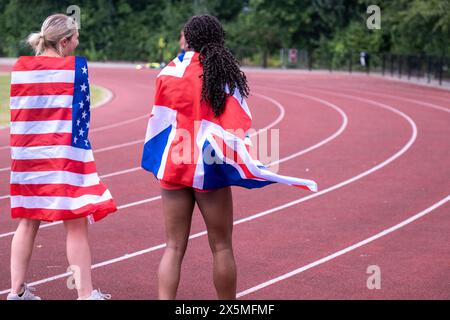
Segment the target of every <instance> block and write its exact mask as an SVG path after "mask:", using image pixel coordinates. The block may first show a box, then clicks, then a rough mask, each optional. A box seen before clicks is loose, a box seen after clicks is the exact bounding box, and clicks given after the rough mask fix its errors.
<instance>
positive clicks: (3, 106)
mask: <svg viewBox="0 0 450 320" xmlns="http://www.w3.org/2000/svg"><path fill="white" fill-rule="evenodd" d="M10 79H11V76H10V74H0V126H5V125H8V124H9V120H10V117H9V90H10V84H9V81H10ZM90 91H91V106H93V107H94V108H95V105H96V104H97V103H98V102H100V101H102V100H103V99H104V98H105V97H106V96H107V91H106V89H104V88H102V87H99V86H95V85H91V86H90Z"/></svg>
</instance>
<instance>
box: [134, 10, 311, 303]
mask: <svg viewBox="0 0 450 320" xmlns="http://www.w3.org/2000/svg"><path fill="white" fill-rule="evenodd" d="M183 33H184V38H185V41H186V44H185V46H186V53H185V54H184V56H183V57H182V59H181V58H180V57H177V58H175V59H174V60H173V61H172V62H171V63H169V64H168V65H167V67H165V68H164V69H163V70H162V71H161V72H160V74H159V75H158V77H157V80H156V93H155V102H154V106H153V110H152V115H151V117H150V120H149V125H148V129H147V135H146V139H145V145H144V152H143V158H142V167H143V168H144V169H146V170H148V171H150V172H152V173H153V174H154V175H155V177H156V178H157V179H158V180H159V183H160V186H161V189H162V190H161V192H162V205H163V212H164V217H165V224H166V237H167V246H166V249H165V252H164V255H163V258H162V260H161V263H160V266H159V272H158V279H159V280H158V281H159V298H160V299H174V298H175V297H176V292H177V288H178V284H179V280H180V270H181V263H182V260H183V256H184V253H185V250H186V247H187V243H188V239H189V233H190V226H191V220H192V213H193V209H194V206H195V204H196V203H197V205H198V207H199V208H200V211H201V213H202V215H203V218H204V220H205V223H206V227H207V231H208V240H209V244H210V247H211V251H212V254H213V259H214V263H213V278H214V285H215V288H216V292H217V296H218V298H219V299H235V298H236V264H235V260H234V254H233V246H232V231H233V203H232V194H231V188H230V186H241V187H245V188H260V187H264V186H266V185H268V184H271V183H275V182H278V183H285V184H288V185H292V186H296V187H299V188H303V189H306V190H310V191H316V190H317V186H316V183H315V182H314V181H312V180H306V179H299V178H293V177H287V176H282V175H278V174H276V173H273V172H271V171H269V170H268V169H267V168H266V167H264V166H263V165H262V164H261V163H260V162H258V161H256V160H253V159H252V158H251V156H250V153H249V145H248V137H247V132H248V130H249V129H250V126H251V114H250V110H249V108H248V106H247V104H246V102H245V98H246V97H247V96H248V94H249V87H248V85H247V79H246V77H245V74H244V73H243V72H242V71H241V70H240V68H239V64H238V62H237V60H236V59H235V57H234V56H233V55H232V54H231V52H230V51H229V50H228V49H227V48H226V47H225V39H224V36H225V33H224V30H223V28H222V25H221V24H220V22H219V21H218V20H217V19H216V18H215V17H213V16H210V15H201V16H194V17H192V18H191V19H190V20H189V21H188V22H187V23H186V25H185V26H184V29H183Z"/></svg>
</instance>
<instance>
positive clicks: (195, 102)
mask: <svg viewBox="0 0 450 320" xmlns="http://www.w3.org/2000/svg"><path fill="white" fill-rule="evenodd" d="M202 73H203V69H202V65H201V64H200V61H199V54H198V53H194V52H192V51H191V52H186V53H185V55H184V57H183V59H182V60H181V59H179V58H178V57H177V58H175V59H174V60H173V61H172V62H171V63H170V64H169V65H168V66H167V67H165V68H164V69H163V70H162V71H161V72H160V74H159V75H158V77H157V80H156V94H155V103H154V106H153V110H152V114H151V116H150V120H149V123H148V128H147V134H146V138H145V144H144V150H143V157H142V167H143V168H144V169H146V170H148V171H150V172H152V173H153V174H154V175H155V176H156V177H157V178H158V179H159V180H164V181H167V182H171V183H176V184H182V185H185V186H190V187H194V188H197V189H203V190H211V189H217V188H221V187H225V186H231V185H236V186H241V187H245V188H259V187H263V186H266V185H268V184H271V183H275V182H278V183H284V184H289V185H293V186H296V187H299V188H303V189H307V190H310V191H317V185H316V183H315V182H314V181H312V180H306V179H299V178H294V177H287V176H282V175H278V174H276V173H273V172H271V171H269V170H268V169H267V168H266V167H264V166H263V165H262V164H261V163H260V162H259V161H257V160H254V159H252V157H251V155H250V153H249V144H248V140H249V139H248V137H246V133H247V131H248V130H249V129H250V126H251V121H252V118H251V114H250V110H249V108H248V106H247V103H246V102H245V100H244V99H243V98H242V97H241V96H240V94H239V91H238V90H237V89H236V90H235V92H234V93H233V94H231V93H230V92H229V90H228V88H225V90H226V91H227V92H228V93H229V96H228V98H227V101H226V107H225V112H224V113H223V114H222V115H221V116H220V117H214V113H213V111H212V108H211V107H209V106H208V105H206V102H204V101H202V97H201V92H202V79H201V75H202Z"/></svg>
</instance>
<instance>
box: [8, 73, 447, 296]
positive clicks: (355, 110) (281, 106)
mask: <svg viewBox="0 0 450 320" xmlns="http://www.w3.org/2000/svg"><path fill="white" fill-rule="evenodd" d="M0 71H1V70H0ZM247 74H248V77H249V80H250V85H251V88H252V93H253V95H252V97H251V98H250V99H249V105H250V107H251V109H252V113H253V116H254V123H253V126H254V128H255V129H261V128H266V127H267V126H270V128H274V129H279V136H280V146H279V157H280V162H279V171H280V172H281V173H284V174H289V175H295V176H299V177H304V178H313V179H315V180H316V181H317V182H318V183H319V188H320V191H319V193H317V194H310V193H306V192H303V191H300V190H297V189H295V188H290V187H288V186H282V185H273V186H269V187H266V188H263V189H259V190H245V189H241V188H234V189H233V196H234V207H235V221H236V225H235V231H234V247H235V254H236V260H237V265H238V292H239V297H240V298H242V299H449V298H450V246H449V243H450V232H449V230H450V219H449V214H450V205H449V202H448V201H450V184H449V183H448V182H449V178H450V166H449V164H450V139H448V137H449V136H450V126H449V124H450V93H449V92H446V91H442V90H438V89H434V88H428V87H420V86H416V85H411V84H405V83H400V82H395V81H388V80H385V79H380V78H374V77H368V76H361V75H358V76H357V75H353V76H352V75H340V74H339V75H337V74H329V73H305V72H295V71H294V72H284V71H248V73H247ZM155 76H156V72H155V71H150V70H134V69H103V68H102V69H95V68H92V67H91V81H92V82H93V83H96V84H98V85H101V86H104V87H107V88H108V89H110V90H111V91H112V92H113V93H114V99H113V100H112V101H111V102H110V103H108V104H107V105H105V106H104V107H102V108H99V109H96V110H94V111H93V123H92V128H93V129H95V128H97V129H98V128H103V129H102V130H101V131H98V132H93V133H92V135H91V141H92V144H93V147H94V150H95V152H96V153H95V157H96V161H97V167H98V170H99V173H100V174H101V175H105V174H106V175H109V174H112V175H110V176H107V177H105V178H104V182H105V183H106V184H107V185H108V186H109V188H110V189H111V192H112V194H113V195H114V196H115V198H116V200H117V203H118V205H119V206H120V207H121V210H120V211H119V213H117V214H115V215H113V216H111V217H109V218H107V219H105V220H103V221H101V222H99V223H97V224H95V225H93V226H92V228H91V243H92V254H93V263H94V271H93V279H94V282H95V286H96V287H99V288H101V290H102V291H104V292H108V293H111V294H112V295H113V298H114V299H156V298H157V281H156V271H157V266H158V263H159V260H160V258H161V255H162V252H163V248H164V224H163V217H162V213H161V203H160V200H159V198H158V196H159V187H158V184H157V182H156V180H155V179H154V178H153V177H152V176H151V175H150V174H149V173H146V172H143V171H142V170H139V169H134V168H137V167H139V163H140V156H141V149H142V142H141V141H140V140H142V139H143V138H144V135H145V128H146V122H147V119H146V118H145V117H142V116H143V115H146V114H149V112H150V110H151V105H152V98H153V93H154V91H153V82H154V78H155ZM125 79H126V81H125ZM125 83H126V85H125ZM126 120H133V121H132V122H125V123H123V122H124V121H126ZM120 123H122V124H120ZM112 124H119V125H118V126H115V127H112V128H109V129H108V128H107V127H106V128H105V126H108V125H112ZM254 138H255V139H256V138H257V137H254ZM7 140H8V137H7V130H3V131H0V147H1V146H4V145H7ZM129 142H131V143H130V144H127V143H129ZM124 144H125V145H124ZM8 163H9V151H8V150H7V149H3V150H1V149H0V164H1V165H0V169H1V168H3V167H7V166H8ZM128 169H134V170H132V171H130V172H127V171H126V170H128ZM8 178H9V171H8V170H6V171H0V181H2V183H1V185H0V210H1V212H2V213H3V214H2V215H1V216H0V270H2V271H3V272H2V274H1V275H0V294H2V295H3V296H4V295H5V293H6V291H7V290H8V288H9V285H10V284H9V275H8V269H9V258H10V253H9V248H10V242H11V236H12V234H11V232H12V231H14V229H15V225H16V221H13V220H11V219H10V217H9V207H8V205H9V203H8V199H3V200H2V198H1V197H2V196H5V195H6V196H7V193H8V192H7V191H8ZM130 186H133V187H132V188H130ZM142 200H146V201H142ZM139 201H142V202H139ZM42 226H44V227H43V228H42V229H41V230H40V232H39V234H38V237H37V239H36V248H35V252H34V255H33V259H32V264H31V267H30V270H29V279H28V281H29V282H31V283H35V286H36V287H37V289H38V292H39V295H40V296H42V297H43V298H45V299H74V298H75V297H76V292H75V291H74V290H68V289H67V287H66V281H67V276H66V275H65V272H66V269H67V261H66V258H65V244H64V242H65V239H64V237H65V232H64V228H63V227H62V226H61V224H56V225H50V226H48V225H47V226H45V224H43V225H42ZM204 230H205V226H204V223H203V221H202V219H201V216H200V214H199V212H198V211H196V213H195V214H194V219H193V224H192V231H191V232H192V237H191V241H190V244H189V247H188V251H187V254H186V258H185V261H184V264H183V270H182V278H181V283H180V289H179V295H178V298H180V299H213V298H215V292H214V289H213V284H212V259H211V255H210V253H209V248H208V243H207V239H206V233H205V232H204ZM373 265H376V266H378V267H379V269H380V272H381V289H378V290H377V289H374V290H369V289H368V288H367V279H368V277H369V276H370V274H367V269H368V267H369V266H373Z"/></svg>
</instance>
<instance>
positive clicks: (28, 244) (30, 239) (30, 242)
mask: <svg viewBox="0 0 450 320" xmlns="http://www.w3.org/2000/svg"><path fill="white" fill-rule="evenodd" d="M40 223H41V221H40V220H33V219H26V218H23V219H20V221H19V225H18V227H17V230H16V232H15V233H14V237H13V239H12V243H11V293H13V294H20V293H22V291H23V289H22V284H23V283H24V282H25V276H26V273H27V270H28V266H29V264H30V259H31V255H32V253H33V246H34V239H35V238H36V234H37V231H38V229H39V225H40Z"/></svg>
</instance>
